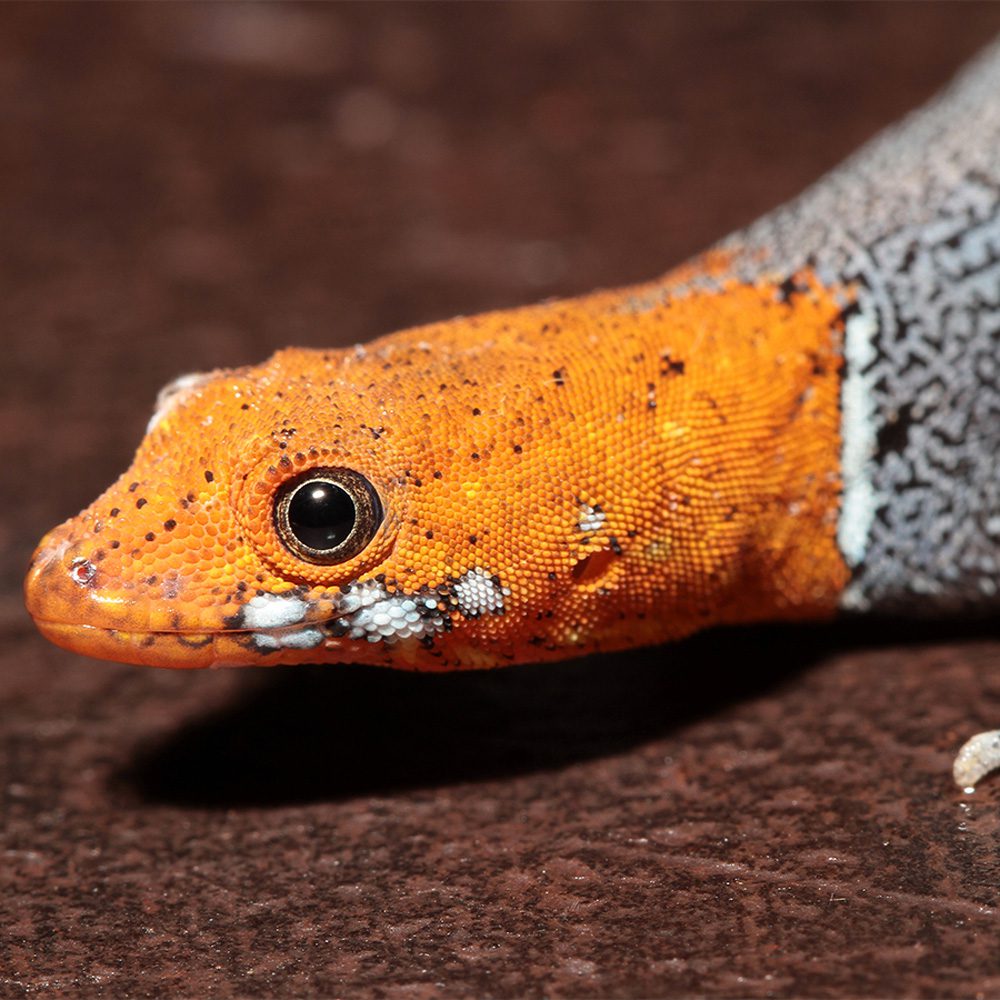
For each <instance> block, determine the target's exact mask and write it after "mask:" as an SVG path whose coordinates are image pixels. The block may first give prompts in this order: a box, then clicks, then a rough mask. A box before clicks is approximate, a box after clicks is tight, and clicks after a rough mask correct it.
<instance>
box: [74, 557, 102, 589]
mask: <svg viewBox="0 0 1000 1000" xmlns="http://www.w3.org/2000/svg"><path fill="white" fill-rule="evenodd" d="M69 576H70V579H71V580H72V581H73V582H74V583H75V584H76V585H77V586H78V587H89V586H90V585H91V584H92V583H93V582H94V578H95V577H96V576H97V567H96V566H95V565H94V564H93V563H92V562H91V561H90V560H89V559H83V558H77V559H74V560H73V562H72V563H70V567H69Z"/></svg>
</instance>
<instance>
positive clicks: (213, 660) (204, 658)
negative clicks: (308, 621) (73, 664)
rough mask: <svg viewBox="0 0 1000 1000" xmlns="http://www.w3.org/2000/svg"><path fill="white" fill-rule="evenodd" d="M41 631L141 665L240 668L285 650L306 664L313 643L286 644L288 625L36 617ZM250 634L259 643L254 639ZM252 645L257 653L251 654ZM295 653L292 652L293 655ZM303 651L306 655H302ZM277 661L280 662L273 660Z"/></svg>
mask: <svg viewBox="0 0 1000 1000" xmlns="http://www.w3.org/2000/svg"><path fill="white" fill-rule="evenodd" d="M35 625H36V626H37V628H38V630H39V631H40V632H41V633H42V635H44V636H45V638H46V639H48V640H49V641H50V642H52V643H54V644H55V645H56V646H60V647H62V648H63V649H68V650H70V651H71V652H73V653H78V654H80V655H81V656H90V657H93V658H94V659H98V660H115V661H118V662H125V663H135V664H138V665H140V666H153V667H174V668H185V669H186V668H199V667H223V666H240V665H245V664H247V663H259V664H266V663H268V662H269V661H268V659H267V656H268V654H269V653H277V652H282V653H283V654H284V655H283V656H282V658H281V661H282V662H288V661H289V660H291V659H294V660H297V661H302V662H306V661H308V659H309V656H308V652H309V649H310V648H312V647H311V646H302V647H300V648H295V647H294V646H289V645H287V644H285V645H283V644H282V642H281V639H282V638H283V633H287V632H288V631H289V630H287V629H276V630H274V631H273V633H261V632H256V633H250V632H248V631H247V630H245V629H223V630H219V631H212V632H209V631H181V630H172V631H153V630H151V631H130V630H127V629H115V628H105V627H103V626H98V625H80V624H77V623H69V622H56V621H47V620H45V619H43V618H36V619H35ZM262 635H263V636H268V637H269V638H272V639H273V645H271V646H266V647H265V646H262V645H261V642H260V637H261V636H262ZM251 636H253V637H254V641H253V642H252V643H251V641H250V639H251ZM323 640H324V642H325V644H326V645H327V646H329V647H331V648H333V647H336V646H339V645H341V644H342V643H341V640H338V639H335V638H330V637H327V636H326V635H324V636H323ZM251 645H252V646H253V649H254V653H253V655H252V656H248V655H247V649H248V646H251ZM289 654H290V655H289ZM298 654H301V655H298ZM270 662H275V661H273V660H272V661H270Z"/></svg>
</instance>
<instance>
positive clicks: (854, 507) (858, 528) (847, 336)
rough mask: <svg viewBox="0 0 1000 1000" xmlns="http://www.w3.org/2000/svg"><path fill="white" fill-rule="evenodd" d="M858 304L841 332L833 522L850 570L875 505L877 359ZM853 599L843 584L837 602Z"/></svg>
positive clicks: (867, 307) (872, 327)
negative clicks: (837, 497) (837, 493)
mask: <svg viewBox="0 0 1000 1000" xmlns="http://www.w3.org/2000/svg"><path fill="white" fill-rule="evenodd" d="M860 304H861V311H860V312H856V313H854V314H853V315H852V316H850V317H849V318H848V320H847V324H846V326H845V330H844V357H845V360H846V368H845V376H844V384H843V386H842V388H841V395H840V409H841V418H840V420H841V423H840V431H841V439H842V445H841V455H840V471H841V476H842V477H843V483H844V489H843V499H842V501H841V507H840V520H839V521H838V524H837V544H838V545H839V546H840V551H841V552H842V553H843V556H844V559H845V561H846V562H847V565H848V566H850V567H851V568H852V569H853V568H854V567H856V566H858V565H860V564H861V562H862V561H863V559H864V557H865V551H866V550H867V548H868V535H869V532H870V531H871V526H872V522H873V521H874V519H875V511H876V509H877V507H878V495H877V494H876V492H875V487H874V484H873V483H872V468H871V460H872V458H873V457H874V455H875V446H876V441H877V430H878V428H877V425H876V419H875V417H876V414H875V396H874V393H873V391H872V381H873V378H874V376H873V375H872V373H871V372H868V373H866V372H865V369H866V368H868V367H869V366H870V365H871V363H872V362H873V361H874V360H875V357H876V352H875V335H876V333H877V332H878V321H877V318H876V315H875V313H874V311H873V308H872V306H871V304H870V303H867V304H866V303H865V302H864V301H863V300H862V301H861V303H860ZM857 600H858V595H854V596H853V597H852V596H851V590H850V587H848V588H847V590H846V591H845V592H844V595H843V597H842V599H841V603H842V604H843V605H844V606H845V607H853V606H855V605H856V603H857Z"/></svg>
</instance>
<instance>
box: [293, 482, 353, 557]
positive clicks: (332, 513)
mask: <svg viewBox="0 0 1000 1000" xmlns="http://www.w3.org/2000/svg"><path fill="white" fill-rule="evenodd" d="M356 516H357V512H356V511H355V509H354V501H353V500H352V499H351V498H350V496H349V495H348V494H347V492H346V491H345V490H343V489H341V488H340V487H339V486H337V484H336V483H328V482H324V481H322V480H320V481H318V482H314V483H307V484H306V485H304V486H300V487H299V488H298V489H297V490H296V491H295V495H294V496H293V497H292V499H291V502H290V503H289V505H288V527H289V528H291V530H292V534H293V535H295V537H296V538H297V539H298V540H299V541H300V542H301V543H302V544H303V545H306V546H308V547H309V548H311V549H316V550H317V551H319V552H328V551H330V549H335V548H336V547H337V546H338V545H341V544H342V543H343V542H344V541H345V540H346V539H347V538H348V536H349V535H350V534H351V532H352V531H353V530H354V521H355V518H356Z"/></svg>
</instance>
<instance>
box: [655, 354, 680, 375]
mask: <svg viewBox="0 0 1000 1000" xmlns="http://www.w3.org/2000/svg"><path fill="white" fill-rule="evenodd" d="M684 369H685V364H684V362H683V361H681V359H680V358H672V357H671V356H670V355H669V354H661V355H660V374H661V375H662V376H664V377H665V378H666V377H669V376H671V375H683V374H684Z"/></svg>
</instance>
